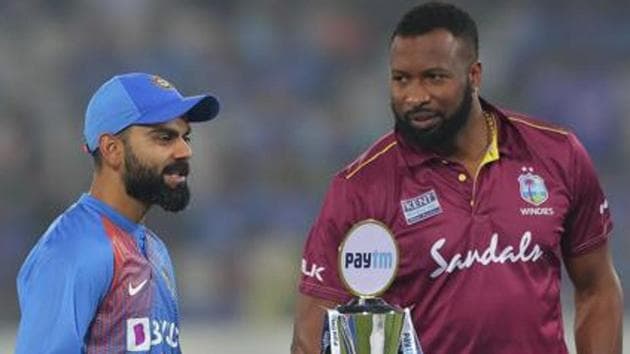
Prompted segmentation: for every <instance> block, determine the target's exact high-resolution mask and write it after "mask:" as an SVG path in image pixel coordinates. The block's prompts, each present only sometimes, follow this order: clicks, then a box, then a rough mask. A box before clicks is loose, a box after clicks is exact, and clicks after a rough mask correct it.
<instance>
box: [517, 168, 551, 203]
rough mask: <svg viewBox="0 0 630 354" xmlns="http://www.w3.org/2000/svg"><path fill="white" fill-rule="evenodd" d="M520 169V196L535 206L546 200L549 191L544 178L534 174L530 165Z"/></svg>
mask: <svg viewBox="0 0 630 354" xmlns="http://www.w3.org/2000/svg"><path fill="white" fill-rule="evenodd" d="M521 171H522V173H521V175H520V176H519V177H518V183H519V186H520V188H519V189H520V193H521V198H523V200H524V201H526V202H528V203H530V204H533V205H535V206H539V205H541V204H542V203H544V202H546V201H547V199H548V198H549V192H548V191H547V187H545V180H543V179H542V177H540V176H538V175H536V174H534V173H533V172H534V169H533V168H531V167H529V168H526V167H523V168H522V169H521Z"/></svg>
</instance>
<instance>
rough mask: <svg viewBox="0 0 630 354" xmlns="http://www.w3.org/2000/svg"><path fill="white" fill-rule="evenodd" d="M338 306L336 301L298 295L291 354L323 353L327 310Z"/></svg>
mask: <svg viewBox="0 0 630 354" xmlns="http://www.w3.org/2000/svg"><path fill="white" fill-rule="evenodd" d="M336 305H338V304H337V303H336V302H334V301H330V300H323V299H318V298H315V297H312V296H308V295H304V294H301V293H300V294H298V296H297V303H296V309H295V322H294V324H293V342H292V343H291V354H319V353H321V339H322V330H323V328H324V317H325V315H326V310H327V309H331V308H334V307H335V306H336Z"/></svg>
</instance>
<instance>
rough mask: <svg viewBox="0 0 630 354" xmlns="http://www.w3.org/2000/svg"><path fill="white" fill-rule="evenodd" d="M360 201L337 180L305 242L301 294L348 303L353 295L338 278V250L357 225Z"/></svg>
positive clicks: (330, 189) (346, 185)
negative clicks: (346, 234) (349, 231)
mask: <svg viewBox="0 0 630 354" xmlns="http://www.w3.org/2000/svg"><path fill="white" fill-rule="evenodd" d="M357 213H358V200H357V198H356V196H355V193H353V192H352V190H351V186H350V185H349V183H348V181H347V180H346V179H345V178H343V177H340V176H336V177H335V178H334V179H333V181H332V182H331V184H330V186H329V189H328V192H327V193H326V197H325V199H324V203H323V205H322V208H321V210H320V214H319V216H318V218H317V219H316V221H315V223H314V224H313V226H312V227H311V230H310V232H309V234H308V237H307V239H306V243H305V246H304V252H303V258H302V266H301V270H302V274H301V278H300V283H299V290H300V292H302V293H303V294H306V295H310V296H313V297H317V298H321V299H325V300H331V301H336V302H339V303H345V302H347V301H349V300H350V299H351V295H350V294H349V293H348V292H347V291H346V290H345V288H344V287H343V285H342V283H341V280H340V278H339V275H338V259H337V258H338V248H339V245H340V243H341V241H342V239H343V237H344V235H345V233H346V232H347V231H348V230H349V229H350V227H351V225H353V224H354V222H355V221H356V219H357V218H356V215H357Z"/></svg>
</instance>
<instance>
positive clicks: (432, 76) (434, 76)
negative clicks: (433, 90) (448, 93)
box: [429, 74, 446, 81]
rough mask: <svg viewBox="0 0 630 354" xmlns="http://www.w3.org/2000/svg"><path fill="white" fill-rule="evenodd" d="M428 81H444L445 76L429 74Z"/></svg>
mask: <svg viewBox="0 0 630 354" xmlns="http://www.w3.org/2000/svg"><path fill="white" fill-rule="evenodd" d="M429 79H431V80H436V81H439V80H444V79H446V75H444V74H429Z"/></svg>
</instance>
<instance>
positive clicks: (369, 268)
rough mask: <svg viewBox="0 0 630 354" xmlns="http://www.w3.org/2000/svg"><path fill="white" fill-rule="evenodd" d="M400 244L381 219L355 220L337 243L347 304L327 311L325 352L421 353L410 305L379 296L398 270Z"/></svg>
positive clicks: (365, 353)
mask: <svg viewBox="0 0 630 354" xmlns="http://www.w3.org/2000/svg"><path fill="white" fill-rule="evenodd" d="M398 261H399V258H398V246H397V244H396V240H395V239H394V235H393V234H392V233H391V231H389V229H388V228H387V226H385V225H384V224H383V223H381V222H379V221H377V220H373V219H367V220H363V221H361V222H359V223H357V224H355V225H354V226H353V227H352V228H351V229H350V231H349V232H348V234H347V235H346V237H345V239H344V240H343V242H342V243H341V245H340V246H339V276H340V278H341V280H342V281H343V283H344V285H345V286H346V288H347V289H348V291H349V292H350V293H352V294H353V295H355V296H357V297H356V298H354V299H352V300H351V301H350V302H349V303H348V304H346V305H341V306H337V308H335V309H331V310H328V311H327V319H326V321H325V324H324V340H323V342H324V343H323V345H322V348H323V352H324V353H330V354H397V353H403V354H423V352H422V349H421V347H420V342H419V340H418V336H417V334H416V332H415V330H414V328H413V324H412V322H411V315H410V312H409V309H408V308H406V309H401V308H399V307H397V306H393V305H390V304H388V303H387V302H385V300H383V299H381V298H379V297H377V296H379V295H382V294H383V293H385V291H386V290H387V289H388V288H389V286H390V285H391V283H392V282H393V281H394V278H395V277H396V272H397V270H398Z"/></svg>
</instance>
